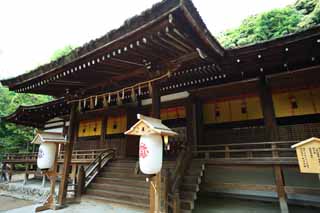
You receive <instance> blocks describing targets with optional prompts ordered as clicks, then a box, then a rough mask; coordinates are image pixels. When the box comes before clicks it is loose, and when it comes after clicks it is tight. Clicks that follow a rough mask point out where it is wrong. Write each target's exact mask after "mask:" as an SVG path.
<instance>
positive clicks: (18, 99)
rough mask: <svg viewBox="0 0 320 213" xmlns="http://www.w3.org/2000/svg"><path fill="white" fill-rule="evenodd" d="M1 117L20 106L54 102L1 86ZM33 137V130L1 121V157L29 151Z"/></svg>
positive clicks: (48, 98) (45, 97) (41, 96)
mask: <svg viewBox="0 0 320 213" xmlns="http://www.w3.org/2000/svg"><path fill="white" fill-rule="evenodd" d="M0 97H1V101H0V117H3V116H6V115H9V114H11V113H13V112H14V111H15V110H16V109H17V108H18V107H19V106H20V105H25V106H28V105H34V104H40V103H44V102H48V101H50V100H52V98H51V97H49V96H43V95H34V94H19V93H15V92H12V91H9V90H8V89H7V88H5V87H3V86H2V85H0ZM32 137H33V129H32V128H30V127H23V126H17V125H15V124H12V123H8V122H5V121H3V120H2V121H0V156H1V154H3V153H5V152H19V151H27V150H26V148H27V142H30V141H31V139H32Z"/></svg>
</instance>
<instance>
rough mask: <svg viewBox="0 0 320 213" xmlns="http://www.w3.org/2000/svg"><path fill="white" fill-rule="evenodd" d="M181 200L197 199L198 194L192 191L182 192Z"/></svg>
mask: <svg viewBox="0 0 320 213" xmlns="http://www.w3.org/2000/svg"><path fill="white" fill-rule="evenodd" d="M180 198H181V199H189V200H191V199H193V200H196V199H197V192H192V191H180Z"/></svg>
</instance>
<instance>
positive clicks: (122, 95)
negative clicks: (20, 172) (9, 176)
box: [1, 0, 320, 212]
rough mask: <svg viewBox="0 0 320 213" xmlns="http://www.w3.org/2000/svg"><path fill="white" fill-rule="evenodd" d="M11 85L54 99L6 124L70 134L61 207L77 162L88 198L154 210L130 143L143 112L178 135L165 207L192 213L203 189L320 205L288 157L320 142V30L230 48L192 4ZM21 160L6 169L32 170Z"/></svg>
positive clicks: (164, 10) (161, 8)
mask: <svg viewBox="0 0 320 213" xmlns="http://www.w3.org/2000/svg"><path fill="white" fill-rule="evenodd" d="M1 83H2V84H3V85H5V86H7V87H8V88H9V89H10V90H12V91H15V92H19V93H35V94H45V95H51V96H54V97H55V98H56V99H55V100H54V101H52V102H48V103H45V104H41V105H35V106H28V107H25V106H21V107H19V108H18V109H17V110H16V112H15V113H13V114H12V115H9V116H7V117H5V118H4V119H6V120H7V121H10V122H13V123H16V124H21V125H27V126H32V127H36V128H38V129H41V130H45V131H54V132H60V133H62V134H64V135H66V136H67V140H68V143H67V144H66V145H65V146H64V147H62V151H61V153H60V158H59V159H60V160H59V161H60V167H61V168H60V174H61V183H60V191H59V199H58V202H59V203H60V204H64V203H65V201H66V196H67V185H68V183H69V182H70V179H69V178H68V176H69V173H70V165H71V164H74V165H76V166H75V167H74V168H73V169H72V174H73V175H72V177H73V178H74V179H75V177H76V176H77V175H78V173H79V171H80V167H81V166H84V167H85V186H84V187H85V189H83V191H85V193H84V196H87V197H90V196H91V197H92V198H96V199H101V200H106V201H109V202H117V203H123V204H127V205H134V206H138V207H142V208H149V188H148V187H149V185H148V183H146V182H145V176H144V175H143V174H140V173H138V172H137V168H136V160H137V157H138V146H139V145H138V137H134V136H125V135H124V134H123V133H124V132H125V131H126V130H128V128H129V127H131V126H132V125H133V124H134V123H135V122H136V121H137V120H136V115H137V114H138V113H140V114H143V115H149V116H152V117H155V118H161V120H162V121H163V123H164V124H166V125H167V126H169V127H170V128H172V129H173V130H174V131H175V132H178V133H179V135H178V136H175V137H173V138H170V141H169V146H167V147H166V150H165V152H164V159H165V163H164V169H163V170H166V172H165V171H164V172H163V177H165V178H164V179H166V180H167V187H164V188H166V190H163V194H162V200H165V202H164V204H163V205H165V207H164V208H165V209H168V208H169V209H174V211H176V212H191V211H192V209H193V208H194V201H195V200H196V198H197V193H198V192H206V193H215V195H216V194H227V195H229V196H240V197H244V198H247V199H263V200H267V201H279V202H280V206H281V210H282V212H287V209H288V207H287V203H289V204H290V203H294V204H302V205H312V206H319V205H320V203H319V196H320V183H319V180H318V177H317V175H313V174H301V173H300V172H299V167H298V162H297V158H296V153H295V150H294V149H291V148H290V147H291V145H292V144H294V143H296V142H298V141H301V140H305V139H307V138H310V137H319V136H320V116H319V113H320V26H317V27H314V28H311V29H308V30H305V31H302V32H299V33H296V34H292V35H288V36H285V37H282V38H278V39H274V40H270V41H266V42H262V43H258V44H254V45H249V46H244V47H240V48H234V49H225V48H223V47H222V46H221V45H220V44H219V42H218V41H217V40H216V39H215V38H214V37H213V36H212V35H211V33H210V31H209V30H208V29H207V27H206V25H205V23H204V22H203V21H202V18H201V16H200V14H199V13H198V11H197V9H196V8H195V7H194V5H193V3H192V2H191V1H190V0H164V1H162V2H160V3H158V4H156V5H154V6H153V7H152V8H151V9H149V10H146V11H144V12H143V13H141V14H140V15H139V16H135V17H133V18H131V19H128V20H127V21H126V22H125V23H124V24H123V25H122V26H121V27H119V28H118V29H116V30H113V31H111V32H109V33H107V34H106V35H105V36H103V37H101V38H98V39H96V40H92V41H90V42H88V43H86V44H85V45H84V46H83V47H79V48H77V49H75V50H74V51H73V52H71V53H70V54H69V55H67V56H64V57H62V58H60V59H58V60H56V61H53V62H51V63H49V64H46V65H43V66H40V67H39V68H37V69H35V70H33V71H31V72H29V73H25V74H22V75H20V76H18V77H15V78H11V79H7V80H2V81H1ZM111 150H114V156H113V157H112V158H110V156H112V155H113V151H111ZM90 151H91V152H92V153H93V154H92V153H91V154H90ZM111 153H112V154H111ZM89 155H90V157H88V156H89ZM16 156H18V157H16V158H15V156H14V155H8V157H7V159H5V160H4V163H9V164H10V163H15V162H21V161H23V159H24V157H21V156H20V157H19V155H16ZM24 156H25V158H28V156H27V155H24ZM26 156H27V157H26ZM106 156H107V157H106ZM28 159H29V161H28V162H25V163H30V164H31V163H32V162H33V163H34V160H35V159H34V158H30V156H29V158H28ZM30 159H31V160H30ZM32 159H33V160H32ZM103 159H108V160H109V159H112V160H111V161H110V162H109V161H107V160H105V161H104V160H103ZM97 165H99V166H97ZM88 168H89V169H88ZM92 171H94V172H92ZM179 209H180V210H179Z"/></svg>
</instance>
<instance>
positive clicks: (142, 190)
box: [89, 183, 149, 196]
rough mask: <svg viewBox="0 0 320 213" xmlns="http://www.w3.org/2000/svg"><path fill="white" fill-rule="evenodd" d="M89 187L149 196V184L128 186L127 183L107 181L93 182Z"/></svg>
mask: <svg viewBox="0 0 320 213" xmlns="http://www.w3.org/2000/svg"><path fill="white" fill-rule="evenodd" d="M89 189H96V190H104V191H116V192H124V193H130V194H138V195H143V196H149V187H148V186H130V185H129V186H127V185H116V184H106V183H92V184H90V186H89Z"/></svg>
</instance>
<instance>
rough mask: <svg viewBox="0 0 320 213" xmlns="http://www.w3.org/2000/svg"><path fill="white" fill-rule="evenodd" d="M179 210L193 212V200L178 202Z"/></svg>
mask: <svg viewBox="0 0 320 213" xmlns="http://www.w3.org/2000/svg"><path fill="white" fill-rule="evenodd" d="M180 208H181V209H184V210H193V209H194V201H193V200H189V199H187V200H185V199H181V200H180Z"/></svg>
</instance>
